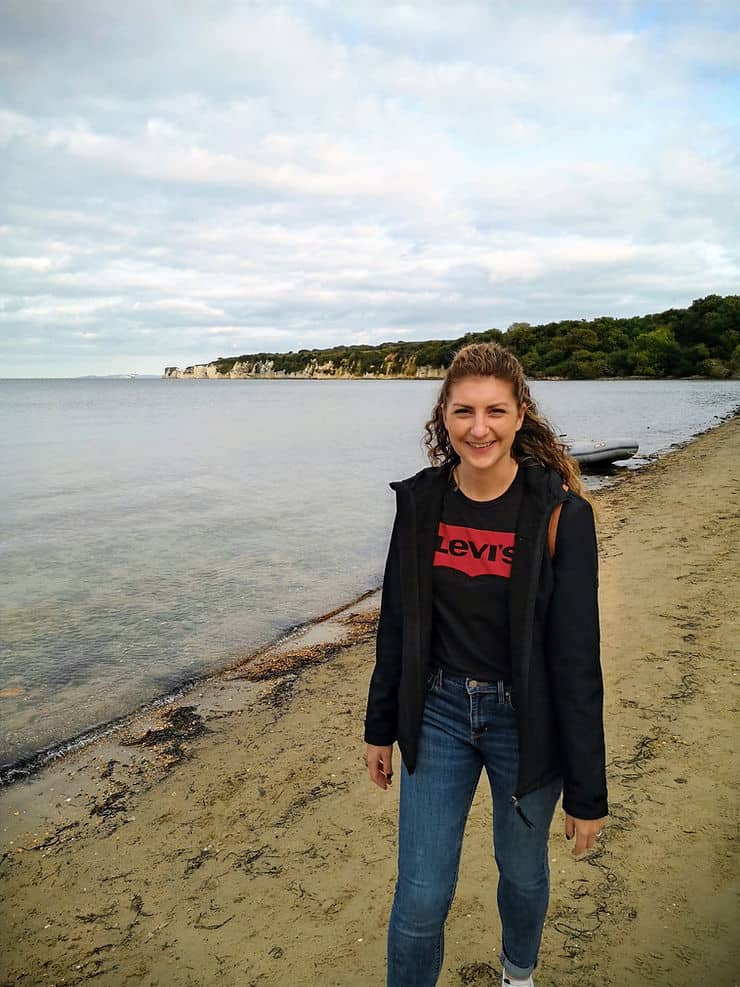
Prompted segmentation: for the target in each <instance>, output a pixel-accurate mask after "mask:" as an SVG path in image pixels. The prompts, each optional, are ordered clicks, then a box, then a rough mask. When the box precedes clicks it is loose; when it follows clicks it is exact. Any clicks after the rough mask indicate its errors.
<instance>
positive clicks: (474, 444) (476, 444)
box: [467, 439, 496, 449]
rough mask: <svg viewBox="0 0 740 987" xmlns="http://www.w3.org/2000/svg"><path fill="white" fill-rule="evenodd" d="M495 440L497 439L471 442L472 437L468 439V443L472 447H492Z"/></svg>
mask: <svg viewBox="0 0 740 987" xmlns="http://www.w3.org/2000/svg"><path fill="white" fill-rule="evenodd" d="M495 441H496V440H495V439H491V441H490V442H471V441H470V439H468V440H467V445H469V446H470V447H471V448H472V449H490V447H491V446H492V445H493V443H494V442H495Z"/></svg>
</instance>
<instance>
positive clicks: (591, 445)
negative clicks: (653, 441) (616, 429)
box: [566, 439, 640, 466]
mask: <svg viewBox="0 0 740 987" xmlns="http://www.w3.org/2000/svg"><path fill="white" fill-rule="evenodd" d="M566 448H567V450H568V455H570V456H572V457H573V458H574V459H577V460H578V462H579V463H580V464H581V466H611V464H612V463H618V462H621V460H623V459H630V458H631V457H632V456H634V455H635V453H636V452H637V450H638V449H639V448H640V447H639V445H638V443H637V442H635V441H634V439H610V440H609V441H607V442H573V443H567V444H566Z"/></svg>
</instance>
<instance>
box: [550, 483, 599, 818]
mask: <svg viewBox="0 0 740 987" xmlns="http://www.w3.org/2000/svg"><path fill="white" fill-rule="evenodd" d="M552 566H553V578H554V587H553V594H552V598H551V601H550V609H549V613H548V629H547V631H548V632H547V659H548V666H549V675H550V687H551V690H552V696H553V701H554V704H555V713H556V717H557V721H558V726H559V736H560V747H561V757H562V762H563V808H564V809H565V812H566V814H567V815H568V816H571V817H573V819H574V820H600V819H601V818H602V817H603V816H605V815H606V814H607V811H608V806H607V792H606V769H605V760H606V755H605V746H604V724H603V702H604V689H603V681H602V675H601V662H600V657H599V651H600V632H599V603H598V586H599V573H598V549H597V544H596V529H595V526H594V518H593V511H592V509H591V505H590V504H589V503H588V501H586V500H584V499H583V498H581V497H576V496H575V495H573V494H571V495H569V498H568V500H567V501H566V502H565V504H564V505H563V509H562V512H561V515H560V521H559V524H558V532H557V539H556V543H555V555H554V557H553V562H552Z"/></svg>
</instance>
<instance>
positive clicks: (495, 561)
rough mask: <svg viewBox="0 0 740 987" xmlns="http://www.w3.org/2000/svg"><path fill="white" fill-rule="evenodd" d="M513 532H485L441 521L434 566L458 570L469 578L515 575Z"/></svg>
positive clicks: (506, 577)
mask: <svg viewBox="0 0 740 987" xmlns="http://www.w3.org/2000/svg"><path fill="white" fill-rule="evenodd" d="M513 558H514V532H513V531H483V530H481V529H480V528H464V527H462V526H461V525H459V524H444V523H443V522H440V525H439V528H438V529H437V548H436V550H435V552H434V565H444V566H447V567H448V568H450V569H457V570H458V571H460V572H464V573H465V574H466V575H467V576H503V577H504V578H505V579H508V578H509V576H510V575H511V562H512V559H513Z"/></svg>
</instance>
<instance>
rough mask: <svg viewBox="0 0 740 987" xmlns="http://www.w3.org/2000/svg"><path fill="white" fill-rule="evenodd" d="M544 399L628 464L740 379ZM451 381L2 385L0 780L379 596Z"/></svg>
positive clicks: (702, 417)
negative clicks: (327, 616) (400, 519)
mask: <svg viewBox="0 0 740 987" xmlns="http://www.w3.org/2000/svg"><path fill="white" fill-rule="evenodd" d="M531 386H532V393H533V396H534V398H535V400H536V401H537V402H538V405H539V407H540V410H542V411H544V413H545V414H546V415H547V416H548V417H549V418H550V420H551V421H552V422H553V424H554V425H555V427H556V429H557V430H558V432H559V433H560V434H563V435H565V436H566V437H567V439H568V440H569V441H577V440H594V441H604V440H609V439H621V438H625V437H628V438H634V439H635V440H636V441H637V442H639V446H640V450H639V453H638V456H637V457H635V458H634V459H633V460H630V461H629V462H628V463H627V464H625V466H624V467H623V469H639V468H640V467H641V466H644V464H645V463H646V462H648V461H650V459H652V458H654V457H656V456H661V455H665V454H669V453H670V451H671V450H672V449H674V448H675V447H676V446H677V445H681V444H683V443H685V442H686V441H687V440H689V439H690V438H691V437H692V436H693V435H695V434H697V433H699V432H701V431H703V430H705V429H707V428H710V427H712V426H713V425H716V424H717V423H718V422H719V421H721V420H722V419H723V418H725V417H727V416H728V415H729V414H731V413H733V412H734V411H736V409H737V408H738V407H739V406H740V381H702V380H671V381H647V380H628V381H538V382H533V383H532V385H531ZM438 388H439V382H438V381H422V380H418V381H417V380H388V381H380V380H338V381H331V380H320V381H316V380H241V381H210V380H196V381H181V380H170V379H168V380H160V379H146V378H131V379H88V378H82V379H69V380H0V424H1V426H2V427H1V428H0V463H1V464H2V467H1V468H2V473H1V474H0V475H1V479H0V491H1V493H2V505H3V509H2V514H1V515H0V781H2V782H8V781H11V780H13V779H14V778H16V777H18V776H19V775H20V774H21V773H22V772H21V771H20V768H21V767H22V766H23V765H24V764H26V765H27V764H28V763H29V762H30V761H31V759H33V758H34V757H36V763H39V761H40V760H43V758H44V757H50V756H54V755H56V754H57V753H58V752H59V751H61V750H63V749H64V748H65V747H66V746H67V745H68V744H69V743H70V740H71V739H72V738H75V737H78V736H79V735H80V734H82V733H84V732H85V731H90V730H94V729H101V728H103V727H104V726H105V724H107V723H109V722H110V721H112V720H114V719H116V718H118V717H120V716H122V715H124V714H126V713H128V712H130V711H133V710H135V709H137V708H139V707H140V706H142V705H143V704H146V703H148V702H151V701H154V700H156V699H157V698H158V697H162V696H165V695H167V694H170V693H172V692H173V691H175V690H177V689H178V688H179V687H181V686H182V685H183V683H186V682H189V681H191V680H193V679H194V678H197V677H200V676H204V675H208V674H210V673H213V672H215V671H217V670H218V669H219V668H222V667H225V666H226V665H228V664H231V663H232V662H234V661H235V660H237V659H239V658H241V657H246V656H248V655H249V654H251V653H253V652H254V651H255V650H257V649H259V648H260V647H263V646H264V645H266V644H268V643H269V642H271V641H273V640H275V639H277V638H279V637H281V636H283V635H285V634H287V633H290V632H291V631H292V630H295V629H296V628H297V627H299V626H302V625H304V624H307V623H310V622H311V621H312V620H313V619H316V618H317V617H318V616H320V615H321V614H323V613H326V612H327V611H328V610H332V609H334V608H336V607H338V606H340V605H342V604H344V603H349V602H350V601H352V600H354V599H356V598H357V597H359V596H360V595H362V594H363V593H365V592H366V591H368V590H370V589H373V588H375V587H377V586H378V585H379V584H380V581H381V578H382V570H383V562H384V559H385V554H386V549H387V545H388V539H389V534H390V527H391V523H392V518H393V510H394V497H393V493H392V491H391V490H390V489H389V487H388V483H389V482H390V481H391V480H394V479H400V478H402V477H404V476H409V475H410V474H412V473H414V472H416V471H417V470H418V469H421V468H422V467H423V466H424V465H426V460H425V454H424V449H423V446H422V441H421V437H422V432H423V426H424V422H425V421H426V419H427V418H428V417H429V415H430V412H431V409H432V406H433V404H434V401H435V397H436V394H437V391H438ZM616 472H618V471H616ZM589 482H590V483H591V484H592V485H595V484H598V483H603V482H604V480H603V479H600V478H598V477H594V478H591V479H590V480H589ZM607 482H608V481H607Z"/></svg>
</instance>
